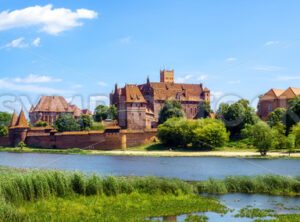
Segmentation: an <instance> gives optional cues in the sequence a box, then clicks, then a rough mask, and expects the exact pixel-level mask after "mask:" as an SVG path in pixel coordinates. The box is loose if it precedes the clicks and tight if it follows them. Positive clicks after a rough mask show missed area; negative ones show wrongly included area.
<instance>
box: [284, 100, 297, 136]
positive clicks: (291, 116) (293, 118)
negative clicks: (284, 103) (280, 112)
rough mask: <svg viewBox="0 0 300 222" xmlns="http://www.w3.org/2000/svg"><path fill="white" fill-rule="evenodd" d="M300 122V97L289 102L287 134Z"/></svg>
mask: <svg viewBox="0 0 300 222" xmlns="http://www.w3.org/2000/svg"><path fill="white" fill-rule="evenodd" d="M299 121H300V96H296V97H294V98H293V99H291V100H289V103H288V108H287V111H286V127H287V133H288V132H289V131H290V129H291V128H292V126H293V125H295V124H297V123H298V122H299Z"/></svg>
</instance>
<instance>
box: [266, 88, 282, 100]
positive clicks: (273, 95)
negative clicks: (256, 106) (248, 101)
mask: <svg viewBox="0 0 300 222" xmlns="http://www.w3.org/2000/svg"><path fill="white" fill-rule="evenodd" d="M283 92H284V90H282V89H270V90H269V91H268V92H267V93H266V94H265V95H263V97H261V98H260V100H271V99H278V98H279V96H280V95H282V93H283Z"/></svg>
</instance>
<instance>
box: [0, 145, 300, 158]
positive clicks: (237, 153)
mask: <svg viewBox="0 0 300 222" xmlns="http://www.w3.org/2000/svg"><path fill="white" fill-rule="evenodd" d="M1 151H2V152H19V153H57V154H80V155H119V156H151V157H236V158H270V159H272V158H291V159H300V152H293V153H288V152H286V151H282V150H281V151H270V152H268V153H267V156H261V155H260V153H259V152H257V151H255V149H234V148H220V149H218V150H212V151H197V150H190V151H186V150H185V149H176V150H172V149H169V148H165V147H162V146H161V145H160V144H148V145H143V146H139V147H132V148H128V149H124V150H108V151H102V150H84V149H79V148H73V149H44V148H33V147H24V148H23V149H21V148H12V147H0V152H1Z"/></svg>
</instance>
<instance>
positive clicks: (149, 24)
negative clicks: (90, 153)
mask: <svg viewBox="0 0 300 222" xmlns="http://www.w3.org/2000/svg"><path fill="white" fill-rule="evenodd" d="M299 8H300V1H297V0H295V1H291V0H286V1H276V0H243V1H238V0H227V1H221V0H219V1H218V0H212V1H204V0H203V1H199V0H184V1H183V0H181V1H179V0H151V1H142V0H126V1H124V0H123V1H122V0H119V1H117V0H110V1H105V0H89V1H87V0H64V1H62V0H60V1H58V0H53V1H44V0H40V1H36V0H26V1H21V0H0V110H5V111H10V112H12V110H13V109H16V110H18V109H20V108H21V107H23V108H24V109H25V111H28V109H29V108H30V105H31V104H33V105H35V104H36V103H37V102H38V99H39V98H40V96H42V95H62V96H64V97H65V98H66V99H67V100H68V101H69V102H71V103H75V104H77V105H78V106H79V107H81V108H90V109H91V110H92V109H93V108H94V107H95V105H97V104H105V105H107V104H108V103H109V100H108V95H109V93H110V92H111V91H112V90H113V89H114V85H115V83H117V84H118V86H119V87H122V86H124V84H125V83H128V84H141V83H145V82H146V78H147V76H149V77H150V81H154V82H158V81H159V71H160V70H161V69H164V68H165V69H174V71H175V79H176V82H184V83H199V84H200V83H201V82H202V83H203V85H204V86H205V87H208V88H209V89H210V91H211V95H212V98H211V100H212V103H211V106H212V108H213V109H214V110H216V108H217V107H218V104H220V103H221V102H232V101H236V100H238V99H240V98H245V99H248V100H249V101H250V102H251V105H252V106H253V107H256V105H257V101H258V99H257V98H258V96H259V95H261V94H264V93H266V92H267V91H268V90H269V89H270V88H280V89H286V88H288V87H289V86H294V87H299V88H300V86H299V84H300V65H299V57H300V56H299V52H300V28H299V27H300V13H299Z"/></svg>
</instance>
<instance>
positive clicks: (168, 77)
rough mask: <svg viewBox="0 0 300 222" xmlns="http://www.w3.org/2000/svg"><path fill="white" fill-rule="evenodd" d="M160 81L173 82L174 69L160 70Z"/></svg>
mask: <svg viewBox="0 0 300 222" xmlns="http://www.w3.org/2000/svg"><path fill="white" fill-rule="evenodd" d="M160 82H166V83H174V70H165V69H164V70H160Z"/></svg>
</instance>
